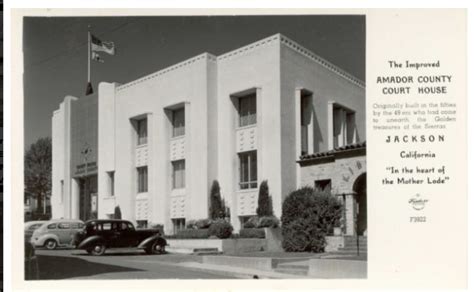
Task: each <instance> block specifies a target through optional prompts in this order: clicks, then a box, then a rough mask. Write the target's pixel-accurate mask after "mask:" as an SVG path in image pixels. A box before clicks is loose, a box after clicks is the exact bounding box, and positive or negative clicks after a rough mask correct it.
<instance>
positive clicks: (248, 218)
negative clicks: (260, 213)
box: [239, 216, 254, 229]
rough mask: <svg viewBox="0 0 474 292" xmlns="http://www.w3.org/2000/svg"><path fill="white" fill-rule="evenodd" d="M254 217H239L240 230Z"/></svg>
mask: <svg viewBox="0 0 474 292" xmlns="http://www.w3.org/2000/svg"><path fill="white" fill-rule="evenodd" d="M252 217H254V216H239V219H240V229H242V228H244V225H245V223H247V221H249V220H250V219H251V218H252Z"/></svg>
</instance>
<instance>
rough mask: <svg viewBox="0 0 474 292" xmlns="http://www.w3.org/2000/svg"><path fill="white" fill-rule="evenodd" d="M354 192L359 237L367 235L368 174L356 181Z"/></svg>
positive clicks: (362, 175)
mask: <svg viewBox="0 0 474 292" xmlns="http://www.w3.org/2000/svg"><path fill="white" fill-rule="evenodd" d="M353 191H354V199H355V202H356V203H357V205H356V218H355V221H356V222H355V223H356V230H357V235H367V173H363V174H361V175H360V176H359V177H358V178H357V179H356V180H355V182H354V186H353ZM357 210H358V213H357Z"/></svg>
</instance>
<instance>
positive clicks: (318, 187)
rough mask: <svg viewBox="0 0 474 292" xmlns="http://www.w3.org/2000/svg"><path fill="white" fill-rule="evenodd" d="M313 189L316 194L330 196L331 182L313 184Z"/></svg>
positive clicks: (323, 181)
mask: <svg viewBox="0 0 474 292" xmlns="http://www.w3.org/2000/svg"><path fill="white" fill-rule="evenodd" d="M314 189H315V191H316V192H321V193H325V194H331V180H330V179H322V180H317V181H315V182H314Z"/></svg>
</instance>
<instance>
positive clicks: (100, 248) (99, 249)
mask: <svg viewBox="0 0 474 292" xmlns="http://www.w3.org/2000/svg"><path fill="white" fill-rule="evenodd" d="M88 252H89V251H88ZM104 253H105V245H104V244H102V243H97V244H94V246H93V247H92V250H91V254H92V255H95V256H101V255H103V254H104Z"/></svg>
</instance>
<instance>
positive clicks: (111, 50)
mask: <svg viewBox="0 0 474 292" xmlns="http://www.w3.org/2000/svg"><path fill="white" fill-rule="evenodd" d="M91 50H92V52H104V53H107V54H109V55H112V56H113V55H115V44H114V43H113V42H104V41H101V40H99V39H98V38H97V37H95V36H94V35H93V34H91Z"/></svg>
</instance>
